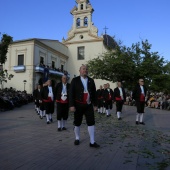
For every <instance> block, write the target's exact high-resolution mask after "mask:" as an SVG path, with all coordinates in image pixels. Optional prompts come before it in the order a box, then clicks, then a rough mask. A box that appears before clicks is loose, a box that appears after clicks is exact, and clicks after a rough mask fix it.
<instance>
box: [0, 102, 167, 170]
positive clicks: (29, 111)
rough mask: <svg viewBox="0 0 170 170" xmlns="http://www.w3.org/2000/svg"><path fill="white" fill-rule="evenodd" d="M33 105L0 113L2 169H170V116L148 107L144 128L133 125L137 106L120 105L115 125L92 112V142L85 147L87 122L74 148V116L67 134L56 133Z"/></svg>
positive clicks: (53, 124)
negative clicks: (94, 144) (94, 124)
mask: <svg viewBox="0 0 170 170" xmlns="http://www.w3.org/2000/svg"><path fill="white" fill-rule="evenodd" d="M33 108H34V105H33V103H31V104H28V105H25V106H22V107H21V108H16V109H14V110H12V111H7V112H0V170H15V169H21V170H25V169H31V170H32V169H35V170H39V169H40V170H43V169H44V170H46V169H49V170H53V169H54V170H60V169H61V170H150V169H151V170H157V169H158V170H164V169H166V170H170V123H169V121H170V112H169V111H163V110H157V109H150V108H146V113H145V116H144V120H145V123H146V125H145V126H143V125H135V112H136V108H135V107H133V106H124V108H123V120H121V121H118V120H117V118H116V115H115V106H114V109H113V111H112V116H111V117H109V118H107V117H106V116H105V115H99V114H98V113H96V141H97V143H99V144H100V145H101V147H100V148H99V149H96V148H90V147H89V136H88V132H87V126H86V124H85V121H83V124H82V126H81V141H80V145H79V146H75V145H74V144H73V143H74V133H73V123H72V122H73V114H72V113H70V116H69V119H68V123H67V128H68V129H67V130H66V131H62V132H58V131H57V121H56V115H55V114H54V115H53V119H54V122H53V123H52V124H50V125H47V124H46V121H45V119H43V120H41V119H39V117H38V116H37V114H36V113H35V111H34V109H33Z"/></svg>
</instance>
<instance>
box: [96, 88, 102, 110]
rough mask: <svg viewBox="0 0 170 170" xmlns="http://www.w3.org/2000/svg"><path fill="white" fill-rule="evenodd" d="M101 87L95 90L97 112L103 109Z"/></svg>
mask: <svg viewBox="0 0 170 170" xmlns="http://www.w3.org/2000/svg"><path fill="white" fill-rule="evenodd" d="M102 93H103V89H102V86H100V88H99V89H98V90H97V91H96V97H97V105H98V113H102V111H103V96H102Z"/></svg>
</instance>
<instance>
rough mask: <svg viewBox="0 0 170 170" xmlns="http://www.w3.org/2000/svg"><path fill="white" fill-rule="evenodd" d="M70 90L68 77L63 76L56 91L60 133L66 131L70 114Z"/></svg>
mask: <svg viewBox="0 0 170 170" xmlns="http://www.w3.org/2000/svg"><path fill="white" fill-rule="evenodd" d="M69 88H70V84H68V83H67V76H66V75H63V76H62V78H61V82H60V83H58V84H57V86H56V90H55V96H56V102H57V120H58V131H61V130H66V127H65V124H66V121H67V119H68V112H69V102H68V99H69V97H68V95H69Z"/></svg>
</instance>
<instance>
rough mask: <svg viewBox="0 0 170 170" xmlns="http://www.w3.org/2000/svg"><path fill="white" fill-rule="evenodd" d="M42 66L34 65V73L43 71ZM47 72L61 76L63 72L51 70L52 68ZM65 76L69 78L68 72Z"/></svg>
mask: <svg viewBox="0 0 170 170" xmlns="http://www.w3.org/2000/svg"><path fill="white" fill-rule="evenodd" d="M44 69H45V68H44V67H42V66H36V67H35V72H36V73H44ZM49 74H52V75H57V76H63V75H64V73H63V72H60V71H57V70H53V69H49ZM67 77H68V78H70V74H67Z"/></svg>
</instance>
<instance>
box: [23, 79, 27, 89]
mask: <svg viewBox="0 0 170 170" xmlns="http://www.w3.org/2000/svg"><path fill="white" fill-rule="evenodd" d="M23 82H24V91H25V84H26V82H27V80H24V81H23Z"/></svg>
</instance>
